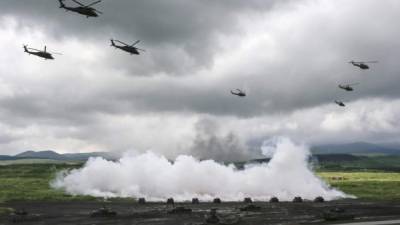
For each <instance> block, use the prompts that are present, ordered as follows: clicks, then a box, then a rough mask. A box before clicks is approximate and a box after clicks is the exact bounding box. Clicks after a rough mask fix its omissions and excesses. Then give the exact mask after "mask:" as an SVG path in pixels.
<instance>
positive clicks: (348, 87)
mask: <svg viewBox="0 0 400 225" xmlns="http://www.w3.org/2000/svg"><path fill="white" fill-rule="evenodd" d="M339 88H341V89H343V90H346V91H353V90H354V89H353V88H352V87H351V86H349V85H339Z"/></svg>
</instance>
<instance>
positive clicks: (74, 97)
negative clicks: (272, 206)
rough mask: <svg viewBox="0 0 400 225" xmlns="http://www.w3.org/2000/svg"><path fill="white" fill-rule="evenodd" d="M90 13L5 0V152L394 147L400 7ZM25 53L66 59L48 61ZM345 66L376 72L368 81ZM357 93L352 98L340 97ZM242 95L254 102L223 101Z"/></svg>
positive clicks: (151, 7)
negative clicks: (278, 144) (293, 144)
mask: <svg viewBox="0 0 400 225" xmlns="http://www.w3.org/2000/svg"><path fill="white" fill-rule="evenodd" d="M82 2H84V3H90V1H87V0H82ZM65 4H67V5H75V3H73V2H72V1H69V0H66V1H65ZM95 7H96V8H97V9H98V10H100V11H102V12H103V14H102V15H101V16H100V17H98V18H89V19H87V18H86V17H84V16H81V15H79V14H76V13H73V12H65V10H63V9H60V8H59V4H58V1H56V0H35V1H32V0H18V1H14V0H0V50H1V54H0V154H15V153H19V152H22V151H25V150H30V149H32V150H43V149H53V150H57V151H59V152H87V151H126V150H136V151H141V152H143V151H146V150H153V151H155V152H158V153H161V154H164V155H166V156H167V157H174V156H176V155H177V154H180V153H186V154H194V155H195V156H197V157H201V158H209V157H211V158H216V159H228V160H230V159H239V158H249V157H254V156H255V155H257V153H258V151H259V147H260V146H259V145H260V143H261V142H262V141H263V140H266V139H268V138H271V137H275V136H287V137H290V138H292V139H294V140H295V141H297V142H301V143H306V144H309V145H315V144H328V143H346V142H354V141H367V142H374V143H393V142H398V137H399V135H400V129H399V128H400V88H399V84H400V67H399V59H400V51H399V50H400V26H399V23H398V22H397V21H400V14H399V12H400V1H398V0H334V1H333V0H288V1H283V0H279V1H277V0H276V1H273V0H271V1H267V0H246V1H242V0H230V1H222V0H192V1H187V0H168V1H165V0H135V1H127V0H103V2H101V3H100V4H97V5H96V6H95ZM110 38H115V39H119V40H121V41H124V42H127V43H133V42H134V41H135V40H141V42H140V43H139V44H138V46H139V47H140V48H143V49H146V52H144V53H143V54H141V55H140V56H137V55H129V54H127V53H126V52H122V51H120V50H117V49H114V48H112V47H111V46H110V43H109V42H110V41H109V40H110ZM23 44H28V45H29V46H30V47H34V48H40V49H42V48H43V47H44V45H47V47H48V50H49V51H55V52H62V53H63V55H61V56H60V55H55V57H56V60H54V61H45V60H43V59H41V58H38V57H35V56H32V55H31V56H29V55H28V54H26V53H24V52H23V49H22V45H23ZM350 60H378V61H379V63H378V64H373V65H371V69H370V70H365V71H362V70H360V69H359V68H356V67H353V66H352V65H350V64H349V63H348V61H350ZM355 82H359V83H360V84H359V85H357V86H355V91H354V92H345V91H343V90H340V89H338V88H337V85H338V84H339V83H355ZM236 88H240V89H243V90H245V91H246V92H247V94H248V96H247V97H246V98H238V97H236V96H233V95H231V94H230V92H229V91H230V90H231V89H236ZM335 99H338V100H343V101H345V103H346V104H347V107H344V108H342V107H338V106H337V105H335V104H334V103H333V101H334V100H335Z"/></svg>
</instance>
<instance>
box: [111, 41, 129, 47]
mask: <svg viewBox="0 0 400 225" xmlns="http://www.w3.org/2000/svg"><path fill="white" fill-rule="evenodd" d="M114 41H116V42H118V43H120V44H123V45H126V46H129V45H128V44H126V43H124V42H122V41H119V40H114Z"/></svg>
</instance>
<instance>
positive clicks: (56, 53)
mask: <svg viewBox="0 0 400 225" xmlns="http://www.w3.org/2000/svg"><path fill="white" fill-rule="evenodd" d="M49 53H51V54H53V55H62V53H59V52H49Z"/></svg>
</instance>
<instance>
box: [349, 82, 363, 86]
mask: <svg viewBox="0 0 400 225" xmlns="http://www.w3.org/2000/svg"><path fill="white" fill-rule="evenodd" d="M359 84H360V83H352V84H347V85H348V86H354V85H359Z"/></svg>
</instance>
